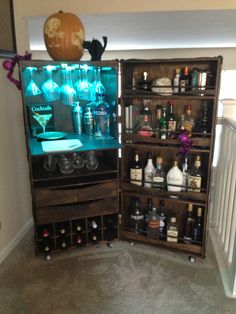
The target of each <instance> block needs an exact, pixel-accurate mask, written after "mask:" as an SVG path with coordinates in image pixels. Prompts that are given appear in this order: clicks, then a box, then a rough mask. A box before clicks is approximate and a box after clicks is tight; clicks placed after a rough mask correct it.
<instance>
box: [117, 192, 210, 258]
mask: <svg viewBox="0 0 236 314" xmlns="http://www.w3.org/2000/svg"><path fill="white" fill-rule="evenodd" d="M122 206H123V219H122V221H123V223H122V229H123V232H122V236H123V237H124V238H127V239H130V240H134V241H141V242H144V243H149V244H154V245H158V246H164V247H169V248H173V249H180V250H183V251H186V252H188V253H189V252H191V253H195V254H202V253H203V252H202V246H203V243H204V241H203V239H204V237H205V235H204V227H203V226H204V221H205V217H204V215H205V206H202V205H201V206H200V205H199V204H196V203H194V204H193V203H188V202H187V201H185V202H178V201H177V202H176V201H175V200H171V199H167V200H166V199H165V200H164V199H160V198H158V197H157V196H153V197H150V195H148V196H147V195H139V194H132V193H125V194H124V196H123V199H122ZM190 207H191V208H192V211H191V214H190V213H189V208H190ZM172 227H173V228H172Z"/></svg>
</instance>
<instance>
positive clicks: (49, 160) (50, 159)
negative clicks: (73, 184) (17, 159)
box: [43, 155, 57, 171]
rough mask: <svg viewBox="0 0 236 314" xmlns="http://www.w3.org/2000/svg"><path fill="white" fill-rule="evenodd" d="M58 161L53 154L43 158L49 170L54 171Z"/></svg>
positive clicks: (44, 164) (46, 168) (44, 165)
mask: <svg viewBox="0 0 236 314" xmlns="http://www.w3.org/2000/svg"><path fill="white" fill-rule="evenodd" d="M56 165H57V162H56V158H55V157H54V156H53V155H47V156H46V157H44V159H43V167H44V169H45V170H47V171H53V170H54V169H55V168H56Z"/></svg>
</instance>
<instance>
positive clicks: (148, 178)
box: [144, 154, 155, 188]
mask: <svg viewBox="0 0 236 314" xmlns="http://www.w3.org/2000/svg"><path fill="white" fill-rule="evenodd" d="M154 171H155V167H154V165H153V162H152V154H148V160H147V165H146V167H145V168H144V186H145V187H147V188H151V187H152V177H153V174H154Z"/></svg>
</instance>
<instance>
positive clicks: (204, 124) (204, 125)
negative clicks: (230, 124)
mask: <svg viewBox="0 0 236 314" xmlns="http://www.w3.org/2000/svg"><path fill="white" fill-rule="evenodd" d="M202 111H203V113H202V118H201V123H200V127H199V129H198V131H199V132H200V133H201V134H202V136H203V137H205V136H206V134H207V133H208V128H207V122H208V119H207V102H204V103H203V107H202Z"/></svg>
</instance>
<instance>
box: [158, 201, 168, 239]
mask: <svg viewBox="0 0 236 314" xmlns="http://www.w3.org/2000/svg"><path fill="white" fill-rule="evenodd" d="M158 216H159V228H158V234H159V240H166V210H165V201H164V200H161V201H160V208H159V210H158Z"/></svg>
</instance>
